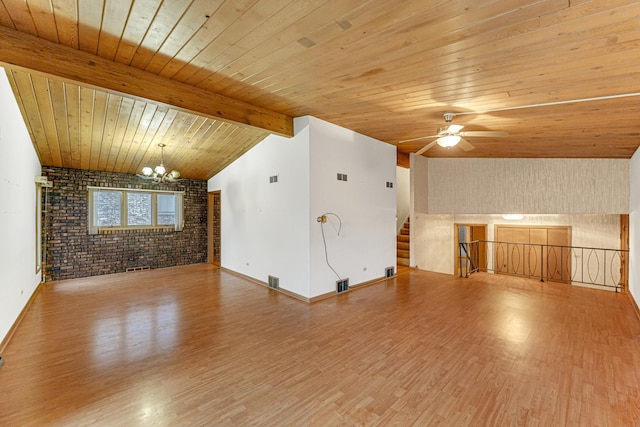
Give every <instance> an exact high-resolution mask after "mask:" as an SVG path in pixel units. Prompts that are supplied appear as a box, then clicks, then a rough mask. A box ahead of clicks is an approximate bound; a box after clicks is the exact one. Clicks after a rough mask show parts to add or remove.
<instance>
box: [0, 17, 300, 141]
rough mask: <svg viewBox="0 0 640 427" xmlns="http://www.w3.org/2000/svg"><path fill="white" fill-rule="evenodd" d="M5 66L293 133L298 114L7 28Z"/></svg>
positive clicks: (1, 39)
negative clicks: (253, 103)
mask: <svg viewBox="0 0 640 427" xmlns="http://www.w3.org/2000/svg"><path fill="white" fill-rule="evenodd" d="M0 64H2V65H3V66H8V67H12V68H16V67H17V68H20V69H23V70H26V71H29V72H31V73H38V74H42V75H45V76H48V77H54V78H59V79H62V80H64V81H68V82H72V83H75V84H79V85H81V86H89V87H93V88H96V89H103V90H106V91H108V92H112V93H115V94H118V95H125V96H133V97H135V98H139V99H141V100H145V101H151V102H155V103H158V104H162V105H166V106H171V107H173V108H177V109H179V110H183V111H186V112H189V113H194V114H199V115H202V116H206V117H210V118H212V119H216V120H223V121H226V122H230V123H235V124H239V125H247V126H252V127H255V128H260V129H264V130H266V131H269V132H271V133H275V134H278V135H282V136H288V137H289V136H293V118H292V117H290V116H287V115H285V114H282V113H278V112H275V111H271V110H268V109H266V108H262V107H258V106H255V105H251V104H249V103H247V102H243V101H240V100H237V99H233V98H229V97H226V96H223V95H220V94H217V93H214V92H210V91H208V90H205V89H201V88H197V87H194V86H191V85H187V84H184V83H180V82H176V81H173V80H170V79H167V78H165V77H161V76H158V75H156V74H152V73H149V72H147V71H144V70H140V69H138V68H134V67H131V66H129V65H125V64H120V63H117V62H113V61H110V60H108V59H104V58H101V57H99V56H96V55H92V54H89V53H86V52H82V51H79V50H76V49H73V48H70V47H67V46H63V45H60V44H57V43H52V42H50V41H47V40H44V39H40V38H38V37H34V36H31V35H29V34H25V33H22V32H19V31H16V30H12V29H10V28H7V27H2V26H0Z"/></svg>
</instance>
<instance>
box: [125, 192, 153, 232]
mask: <svg viewBox="0 0 640 427" xmlns="http://www.w3.org/2000/svg"><path fill="white" fill-rule="evenodd" d="M127 224H128V225H151V194H150V193H127Z"/></svg>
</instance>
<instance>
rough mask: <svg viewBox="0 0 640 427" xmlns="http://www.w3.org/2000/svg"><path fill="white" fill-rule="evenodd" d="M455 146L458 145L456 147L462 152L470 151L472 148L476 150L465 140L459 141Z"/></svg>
mask: <svg viewBox="0 0 640 427" xmlns="http://www.w3.org/2000/svg"><path fill="white" fill-rule="evenodd" d="M457 145H458V147H460V148H461V149H463V150H464V151H471V150H473V149H474V148H476V147H474V146H473V145H472V144H471V143H470V142H469V141H467V140H466V139H460V142H458V144H457Z"/></svg>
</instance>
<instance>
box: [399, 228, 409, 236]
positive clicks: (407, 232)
mask: <svg viewBox="0 0 640 427" xmlns="http://www.w3.org/2000/svg"><path fill="white" fill-rule="evenodd" d="M400 234H404V235H409V229H408V228H401V229H400Z"/></svg>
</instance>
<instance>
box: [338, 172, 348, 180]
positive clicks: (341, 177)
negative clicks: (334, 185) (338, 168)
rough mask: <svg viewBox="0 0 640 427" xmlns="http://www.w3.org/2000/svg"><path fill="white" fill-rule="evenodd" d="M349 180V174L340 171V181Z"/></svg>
mask: <svg viewBox="0 0 640 427" xmlns="http://www.w3.org/2000/svg"><path fill="white" fill-rule="evenodd" d="M346 180H347V174H346V173H339V174H338V181H346Z"/></svg>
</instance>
